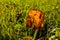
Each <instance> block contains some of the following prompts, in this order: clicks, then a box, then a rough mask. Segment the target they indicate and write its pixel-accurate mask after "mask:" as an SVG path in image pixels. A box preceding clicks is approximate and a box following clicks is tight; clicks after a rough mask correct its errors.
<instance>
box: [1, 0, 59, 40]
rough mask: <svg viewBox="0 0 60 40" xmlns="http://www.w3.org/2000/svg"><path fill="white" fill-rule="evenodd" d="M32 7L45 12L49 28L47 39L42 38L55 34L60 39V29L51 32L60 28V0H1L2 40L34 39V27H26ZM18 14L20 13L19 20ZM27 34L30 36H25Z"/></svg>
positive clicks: (45, 20) (45, 19)
mask: <svg viewBox="0 0 60 40" xmlns="http://www.w3.org/2000/svg"><path fill="white" fill-rule="evenodd" d="M30 9H38V10H41V11H43V12H44V15H45V16H44V17H45V18H44V22H45V24H47V26H45V27H47V28H46V29H47V30H46V36H45V37H44V38H45V39H44V38H43V37H42V39H43V40H47V39H48V40H49V38H51V37H52V36H53V34H54V36H57V37H58V38H57V39H60V36H59V35H60V34H59V33H60V31H59V30H60V29H59V30H55V32H51V31H52V30H54V29H55V28H60V0H0V40H25V39H26V40H30V39H31V37H32V39H31V40H33V39H34V37H33V36H31V34H32V30H33V29H32V28H27V27H26V19H27V17H28V12H29V10H30ZM17 14H20V17H19V19H18V20H17V17H16V16H17ZM41 32H42V31H41ZM41 32H40V34H41ZM25 36H28V37H29V38H28V37H27V38H24V37H25ZM30 36H31V37H30ZM55 39H56V38H53V40H55Z"/></svg>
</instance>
